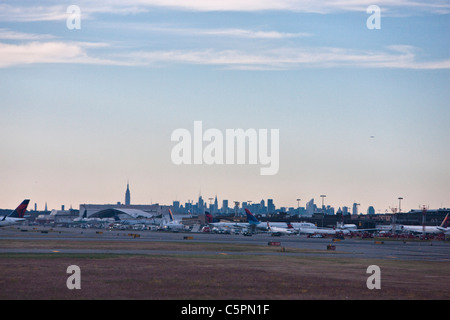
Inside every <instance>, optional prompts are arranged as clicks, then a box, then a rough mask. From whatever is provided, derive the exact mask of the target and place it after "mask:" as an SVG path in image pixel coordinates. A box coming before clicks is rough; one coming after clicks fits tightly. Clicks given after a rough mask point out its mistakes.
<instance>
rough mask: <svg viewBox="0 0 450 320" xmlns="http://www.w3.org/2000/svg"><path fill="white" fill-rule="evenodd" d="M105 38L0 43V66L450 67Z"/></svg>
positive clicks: (324, 51)
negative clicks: (127, 46) (146, 47)
mask: <svg viewBox="0 0 450 320" xmlns="http://www.w3.org/2000/svg"><path fill="white" fill-rule="evenodd" d="M105 46H108V44H106V43H88V42H61V41H50V42H39V41H32V42H29V43H25V44H23V43H21V44H5V43H0V67H3V68H4V67H10V66H15V65H24V64H33V63H66V64H73V63H78V64H98V65H116V66H135V67H168V66H172V65H180V64H184V65H205V66H208V65H209V66H216V67H221V68H226V69H245V70H287V69H302V68H334V67H356V68H402V69H449V68H450V60H449V59H447V60H442V61H423V62H420V61H418V60H417V56H416V53H415V51H416V50H415V48H414V47H411V46H406V45H397V46H390V47H388V48H386V49H385V50H383V51H364V50H352V49H344V48H330V47H319V48H277V49H267V50H255V51H241V50H217V49H203V50H160V51H129V52H127V53H112V52H110V51H109V53H107V54H106V55H105V53H99V52H96V51H95V49H97V48H103V47H105Z"/></svg>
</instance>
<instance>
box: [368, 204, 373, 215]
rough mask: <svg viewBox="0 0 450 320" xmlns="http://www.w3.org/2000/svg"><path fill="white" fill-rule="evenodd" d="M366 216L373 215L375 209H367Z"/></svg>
mask: <svg viewBox="0 0 450 320" xmlns="http://www.w3.org/2000/svg"><path fill="white" fill-rule="evenodd" d="M367 214H375V208H374V207H373V206H370V207H369V208H367Z"/></svg>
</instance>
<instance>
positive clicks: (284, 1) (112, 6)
mask: <svg viewBox="0 0 450 320" xmlns="http://www.w3.org/2000/svg"><path fill="white" fill-rule="evenodd" d="M76 4H77V5H78V6H79V7H80V8H81V11H82V14H83V19H90V18H92V16H94V15H96V14H104V13H107V14H120V15H126V14H139V13H143V12H148V11H149V10H151V9H152V8H166V9H171V10H181V11H200V12H212V11H230V12H258V11H291V12H299V13H301V12H305V13H318V14H327V13H337V12H349V11H360V12H363V11H364V12H365V10H366V9H367V7H368V6H370V5H373V4H376V5H378V6H379V7H381V8H382V10H383V12H391V11H396V12H397V14H403V15H408V14H410V13H411V12H412V11H414V12H416V13H419V14H421V13H423V12H431V13H436V14H448V13H450V4H449V3H448V1H447V0H427V1H425V0H377V1H376V3H374V1H373V0H337V1H336V0H227V1H223V0H130V1H118V0H100V1H95V2H92V1H86V0H78V1H77V3H76ZM67 7H68V5H65V6H64V5H61V4H60V2H59V1H55V0H47V1H42V2H40V5H34V4H32V5H29V6H26V5H14V6H13V5H11V4H0V21H17V22H24V21H58V20H65V19H67V13H66V10H67Z"/></svg>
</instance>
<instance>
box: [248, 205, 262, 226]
mask: <svg viewBox="0 0 450 320" xmlns="http://www.w3.org/2000/svg"><path fill="white" fill-rule="evenodd" d="M245 213H246V214H247V221H248V223H250V224H258V223H259V221H258V219H256V217H255V216H254V215H253V214H252V213H251V212H250V210H248V209H247V208H246V209H245Z"/></svg>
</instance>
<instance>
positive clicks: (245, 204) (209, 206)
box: [33, 181, 444, 216]
mask: <svg viewBox="0 0 450 320" xmlns="http://www.w3.org/2000/svg"><path fill="white" fill-rule="evenodd" d="M203 196H204V195H203V194H201V193H199V195H198V197H197V198H193V199H187V200H186V201H180V200H172V201H171V202H170V203H161V202H158V201H156V202H153V201H152V202H151V203H132V202H131V191H130V184H129V181H128V182H127V187H126V191H125V195H124V200H125V201H122V200H118V201H112V202H108V203H103V204H111V205H114V204H116V205H125V206H129V205H152V204H158V205H163V206H173V207H174V209H175V210H177V209H180V208H182V209H183V210H182V212H183V213H191V214H199V213H204V212H205V211H209V212H210V213H212V214H220V213H221V214H224V213H227V214H230V213H235V208H236V205H237V206H238V208H239V213H240V214H243V209H245V208H249V209H251V210H254V213H276V212H286V213H289V214H300V215H306V216H310V215H312V214H314V213H325V214H327V215H335V214H338V213H343V214H344V215H346V214H369V211H371V213H372V214H385V213H394V212H409V211H411V210H417V209H423V206H425V207H427V208H428V209H441V208H444V207H439V208H430V207H429V205H423V204H422V205H419V206H418V207H417V208H413V207H412V208H406V207H404V206H402V202H403V201H404V200H405V199H404V198H403V197H398V198H397V200H396V201H397V205H392V206H389V207H388V208H387V209H384V211H383V210H382V209H379V208H375V207H374V206H373V205H370V204H367V205H366V207H365V208H362V206H361V203H358V202H355V201H353V203H351V204H350V203H349V204H345V205H342V206H336V205H334V204H333V203H331V204H330V203H326V202H325V201H324V199H325V198H326V195H320V196H319V198H320V199H321V200H318V199H317V198H311V199H309V200H308V201H306V199H301V198H297V199H295V201H296V203H297V205H296V206H292V205H277V203H276V200H275V201H274V199H273V198H267V199H260V200H244V201H243V200H230V199H225V198H223V199H220V201H219V199H218V195H217V194H215V195H214V197H206V196H205V198H203ZM302 200H303V202H302V204H303V203H304V205H301V201H302ZM194 201H196V202H194ZM316 201H317V202H316ZM321 201H323V202H322V203H321ZM85 204H88V203H86V202H84V203H79V204H77V205H75V207H77V206H78V205H85ZM89 204H96V205H101V204H102V203H99V202H96V203H94V202H92V203H89ZM219 204H220V205H219ZM37 205H38V204H37V203H34V204H33V208H34V209H33V210H34V211H36V208H37ZM47 206H48V205H47V202H45V209H44V211H50V210H59V209H57V208H51V209H50V210H48V209H47ZM65 207H67V205H66V204H61V205H60V208H61V210H64V209H63V208H65ZM72 208H73V204H70V209H72ZM402 208H403V209H402ZM37 211H42V210H37Z"/></svg>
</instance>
